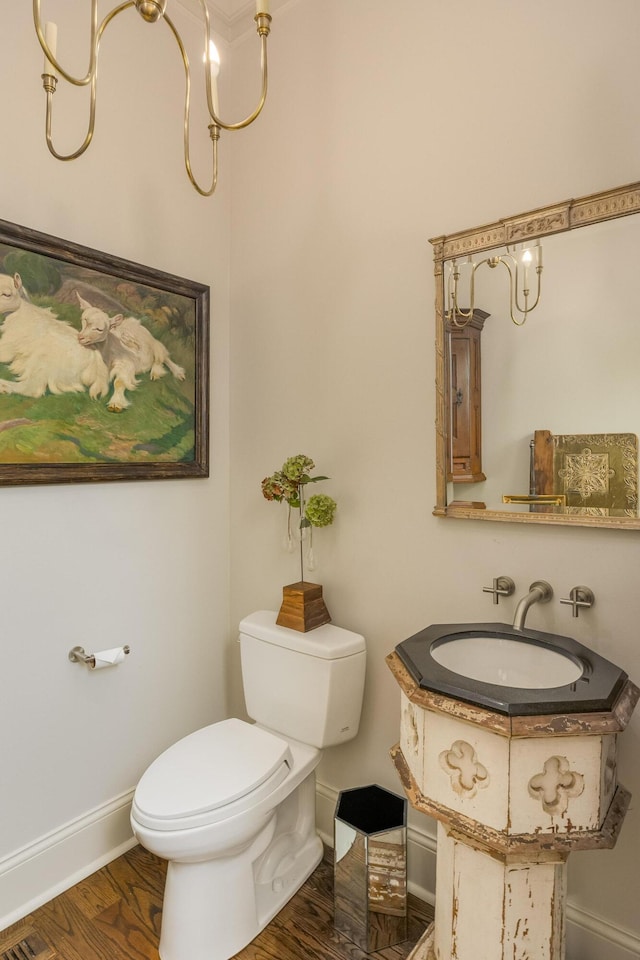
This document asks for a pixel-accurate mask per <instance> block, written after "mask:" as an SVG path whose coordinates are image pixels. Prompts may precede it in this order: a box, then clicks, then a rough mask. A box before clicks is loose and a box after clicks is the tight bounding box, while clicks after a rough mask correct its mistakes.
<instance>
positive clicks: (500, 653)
mask: <svg viewBox="0 0 640 960" xmlns="http://www.w3.org/2000/svg"><path fill="white" fill-rule="evenodd" d="M396 652H397V653H398V656H399V657H400V659H401V660H402V662H403V663H404V665H405V667H406V668H407V670H408V671H409V673H410V674H411V676H412V677H413V679H414V680H416V682H417V683H418V684H419V685H420V687H422V688H423V689H425V690H431V691H433V692H435V693H441V694H444V695H445V696H448V697H454V698H455V699H458V700H464V701H466V702H468V703H474V704H477V705H478V706H482V707H488V708H489V709H491V710H497V711H498V712H500V713H506V714H509V715H512V716H519V715H520V716H522V715H524V716H533V715H544V714H550V713H590V712H595V711H600V710H611V709H612V707H613V705H614V703H615V701H616V699H617V698H618V695H619V694H620V692H621V690H622V688H623V686H624V684H625V682H626V681H627V679H628V677H627V674H626V673H625V672H624V671H623V670H621V669H620V667H617V666H616V665H615V664H613V663H611V662H610V661H609V660H605V659H604V657H601V656H599V654H597V653H595V652H594V651H593V650H590V649H589V648H588V647H585V646H584V645H583V644H581V643H578V641H577V640H573V639H572V638H571V637H563V636H560V635H558V634H552V633H543V632H542V631H539V630H530V629H528V628H527V629H524V630H517V629H516V628H515V627H512V626H510V625H509V624H505V623H475V624H474V623H453V624H452V623H448V624H432V625H431V626H430V627H426V628H425V629H424V630H421V631H420V632H419V633H416V634H414V636H412V637H409V638H408V639H407V640H403V641H402V643H399V644H398V645H397V646H396Z"/></svg>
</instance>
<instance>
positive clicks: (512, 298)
mask: <svg viewBox="0 0 640 960" xmlns="http://www.w3.org/2000/svg"><path fill="white" fill-rule="evenodd" d="M533 249H534V251H535V273H536V293H535V299H534V300H533V303H530V302H529V297H530V295H531V289H530V285H529V284H530V274H531V269H532V264H533V257H534V254H532V252H531V249H530V248H529V247H525V248H524V249H523V251H522V253H521V255H520V256H518V255H517V254H516V252H515V251H514V252H513V253H512V252H511V251H510V249H509V247H507V252H506V253H503V254H501V255H499V256H492V257H485V258H484V260H479V261H478V262H477V263H475V262H474V261H473V260H472V258H471V257H469V259H468V260H467V261H466V262H465V263H463V264H462V268H468V270H469V303H470V306H469V308H468V309H466V310H463V309H462V308H461V307H460V305H459V300H458V285H459V281H460V271H461V267H460V266H459V265H458V262H457V260H452V261H451V266H450V270H449V276H448V280H447V315H448V316H449V317H450V319H451V322H452V323H453V324H454V325H455V326H456V327H466V325H467V324H468V323H469V321H470V320H471V319H472V317H473V312H474V310H475V276H476V270H477V269H478V268H479V267H481V266H482V265H483V264H485V263H486V264H487V266H488V267H490V268H491V269H495V268H496V267H498V266H500V265H501V266H503V267H505V268H506V270H507V272H508V274H509V313H510V316H511V319H512V320H513V322H514V323H515V324H516V326H518V327H521V326H522V325H523V323H524V322H525V321H526V319H527V316H528V315H529V314H530V313H531V312H532V310H535V308H536V307H537V306H538V304H539V302H540V284H541V275H542V245H541V244H540V242H539V241H538V243H537V244H536V245H535V247H534V248H533Z"/></svg>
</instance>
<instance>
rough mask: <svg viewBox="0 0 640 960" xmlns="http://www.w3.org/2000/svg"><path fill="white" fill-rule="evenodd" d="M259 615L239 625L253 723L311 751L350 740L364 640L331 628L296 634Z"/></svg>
mask: <svg viewBox="0 0 640 960" xmlns="http://www.w3.org/2000/svg"><path fill="white" fill-rule="evenodd" d="M276 616H277V614H275V613H273V612H272V611H270V610H259V611H258V612H257V613H252V614H250V615H249V616H248V617H245V618H244V620H243V621H242V622H241V624H240V654H241V661H242V681H243V685H244V694H245V701H246V705H247V713H248V714H249V716H250V717H251V719H252V720H255V721H256V723H259V724H261V725H262V726H265V727H268V728H269V729H270V730H273V731H275V732H276V733H281V734H283V735H284V736H286V737H292V738H293V739H294V740H300V741H302V743H307V744H310V745H311V746H313V747H318V748H322V747H331V746H334V745H335V744H338V743H344V742H346V741H347V740H352V739H353V737H355V735H356V734H357V732H358V726H359V724H360V710H361V707H362V695H363V692H364V674H365V661H366V653H365V643H364V637H361V636H360V634H358V633H352V632H351V631H350V630H344V629H343V628H342V627H336V626H334V625H333V624H331V623H327V624H324V625H323V626H321V627H316V629H315V630H311V631H309V632H308V633H300V632H299V631H297V630H291V629H289V628H288V627H280V626H278V625H277V624H276Z"/></svg>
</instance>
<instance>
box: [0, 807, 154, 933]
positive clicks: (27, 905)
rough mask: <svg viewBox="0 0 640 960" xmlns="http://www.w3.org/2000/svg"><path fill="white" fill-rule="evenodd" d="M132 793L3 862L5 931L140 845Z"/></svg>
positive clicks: (0, 919)
mask: <svg viewBox="0 0 640 960" xmlns="http://www.w3.org/2000/svg"><path fill="white" fill-rule="evenodd" d="M132 799H133V790H129V791H127V793H123V794H122V795H121V796H119V797H115V798H114V799H113V800H110V801H109V802H108V803H105V804H102V805H101V806H99V807H96V808H95V810H90V811H89V812H88V813H86V814H83V816H81V817H78V818H77V819H75V820H72V821H71V822H70V823H66V824H64V826H62V827H59V828H58V829H56V830H52V831H51V833H48V834H46V835H45V836H43V837H40V838H39V839H38V840H35V841H34V842H33V843H30V844H28V845H27V846H26V847H23V848H22V849H20V850H17V851H15V852H14V853H12V854H10V855H9V856H7V857H4V858H3V859H1V860H0V904H1V905H2V915H1V916H0V930H4V929H5V928H6V927H9V926H11V924H12V923H15V922H16V921H17V920H21V919H22V918H23V917H26V916H27V914H29V913H31V912H32V911H33V910H36V909H37V908H38V907H41V906H42V904H43V903H47V902H48V901H49V900H51V899H53V897H57V896H58V894H60V893H62V892H63V891H64V890H68V889H69V887H72V886H73V885H74V884H76V883H79V881H80V880H83V879H84V878H85V877H88V876H89V874H91V873H94V872H95V871H96V870H99V869H100V868H101V867H103V866H104V865H105V864H107V863H110V861H111V860H115V858H116V857H119V856H120V855H121V854H123V853H124V852H125V851H126V850H129V849H130V848H131V847H133V846H134V845H135V842H136V841H135V839H134V837H133V834H132V833H131V826H130V824H129V812H130V810H131V801H132Z"/></svg>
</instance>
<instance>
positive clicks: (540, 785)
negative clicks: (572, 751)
mask: <svg viewBox="0 0 640 960" xmlns="http://www.w3.org/2000/svg"><path fill="white" fill-rule="evenodd" d="M528 786H529V796H531V797H533V799H534V800H539V801H540V803H541V804H542V809H543V810H544V811H545V813H550V814H551V815H552V816H560V817H562V816H564V814H565V813H566V811H567V807H568V806H569V800H570V798H571V797H579V796H580V794H581V793H582V791H583V790H584V777H583V776H582V774H581V773H576V772H575V770H571V769H570V766H569V761H568V760H567V758H566V757H557V756H554V757H549V759H548V760H545V762H544V766H543V768H542V773H536V775H535V776H533V777H531V780H529V785H528Z"/></svg>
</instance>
